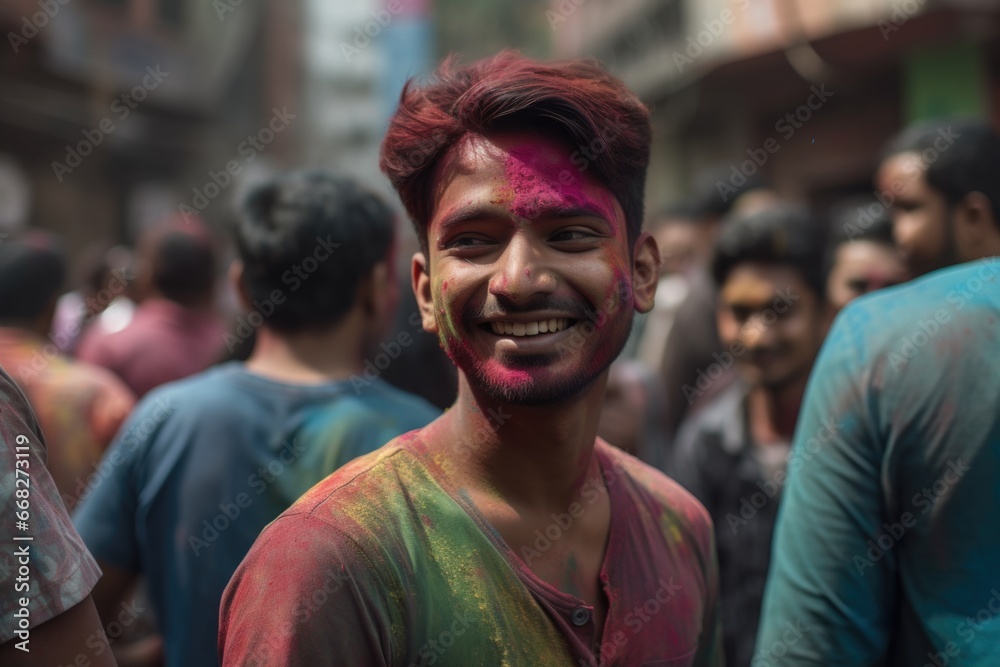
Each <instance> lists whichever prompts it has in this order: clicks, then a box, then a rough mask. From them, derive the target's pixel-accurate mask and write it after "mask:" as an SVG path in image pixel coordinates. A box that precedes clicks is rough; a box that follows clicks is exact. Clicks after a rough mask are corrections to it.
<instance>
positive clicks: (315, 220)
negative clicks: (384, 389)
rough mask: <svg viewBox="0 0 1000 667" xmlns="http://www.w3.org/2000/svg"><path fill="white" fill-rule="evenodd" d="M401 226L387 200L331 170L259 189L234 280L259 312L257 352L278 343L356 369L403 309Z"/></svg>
mask: <svg viewBox="0 0 1000 667" xmlns="http://www.w3.org/2000/svg"><path fill="white" fill-rule="evenodd" d="M395 231H396V225H395V216H394V214H393V212H392V210H391V209H390V208H389V207H388V205H387V204H385V203H384V202H383V201H382V199H381V198H379V197H378V196H376V195H374V194H372V193H370V192H368V191H367V190H365V189H364V188H362V187H361V186H359V185H358V184H357V183H356V182H354V181H353V180H351V179H349V178H345V177H342V176H338V175H335V174H331V173H328V172H325V171H321V170H306V171H294V172H289V173H284V174H280V175H278V176H276V177H274V178H272V179H271V180H269V181H267V182H265V183H263V184H261V185H259V186H257V187H256V188H254V189H253V190H251V191H250V192H249V193H248V194H247V196H246V198H245V200H244V202H243V205H242V209H241V211H240V215H239V218H238V222H237V224H236V229H235V241H236V252H237V259H236V260H235V261H234V262H233V265H232V267H231V268H230V276H231V278H232V280H233V281H234V282H235V285H236V288H237V293H238V294H239V297H240V302H241V306H242V307H243V309H244V310H245V311H247V312H249V313H251V315H252V314H253V313H254V312H256V313H259V316H260V318H261V319H260V322H262V323H261V324H260V326H259V327H258V328H257V329H256V332H257V345H256V347H255V350H254V353H253V355H258V352H259V351H261V350H264V352H265V353H266V350H267V349H273V345H274V341H275V340H280V341H283V344H285V345H288V344H296V345H300V346H305V347H308V346H312V347H314V348H315V350H314V351H315V352H316V354H319V355H320V356H322V359H323V360H324V362H325V360H326V359H327V358H329V359H335V358H338V357H341V358H340V359H337V361H341V362H343V363H346V364H347V365H348V366H350V368H349V369H348V370H349V371H350V372H354V371H355V370H357V369H356V368H355V367H356V366H358V365H360V364H361V362H362V359H363V358H364V356H365V355H366V354H368V353H369V352H370V350H371V348H373V347H375V346H377V345H378V344H379V343H381V342H382V340H383V337H384V336H385V334H386V333H387V331H388V328H389V326H390V325H391V324H392V319H393V317H394V315H395V310H396V306H397V304H398V295H399V288H398V285H397V282H396V277H395V270H394V267H393V262H394V259H395V258H394V256H393V255H394V253H393V250H394V244H395V236H396V234H395ZM255 320H256V318H254V317H248V321H249V322H251V324H254V325H256V321H255ZM331 340H335V341H336V344H331V342H330V341H331ZM253 355H252V356H251V360H253V358H254V357H253ZM300 356H301V357H302V358H308V354H305V355H300Z"/></svg>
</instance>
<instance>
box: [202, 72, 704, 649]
mask: <svg viewBox="0 0 1000 667" xmlns="http://www.w3.org/2000/svg"><path fill="white" fill-rule="evenodd" d="M427 137H437V138H438V139H437V140H436V141H434V142H432V144H433V145H432V146H431V147H430V148H428V140H427ZM649 143H650V127H649V120H648V113H647V111H646V109H645V108H644V107H643V106H642V104H641V103H640V102H639V101H638V100H637V99H636V98H635V96H634V95H632V94H631V93H630V92H629V91H628V90H627V89H626V88H625V87H624V86H623V85H622V84H621V83H620V82H618V81H617V80H615V79H613V78H611V77H610V76H609V75H608V74H606V73H605V72H604V71H603V70H602V69H601V68H600V67H598V66H596V65H594V64H587V63H563V64H551V65H548V64H540V63H536V62H532V61H529V60H526V59H524V58H521V57H520V56H517V55H515V54H510V53H505V54H501V55H499V56H496V57H494V58H492V59H489V60H486V61H481V62H479V63H476V64H473V65H471V66H469V67H464V68H462V67H458V66H456V65H455V64H454V63H453V62H451V61H446V62H445V63H444V64H443V65H442V66H441V68H440V69H439V70H438V72H437V75H436V78H435V79H434V80H433V81H432V82H430V83H429V84H427V85H426V86H424V87H419V88H418V87H413V86H412V85H411V86H410V87H408V88H407V89H406V91H405V92H404V94H403V98H402V102H401V106H400V109H399V110H398V111H397V113H396V115H395V117H394V118H393V121H392V124H391V126H390V128H389V133H388V135H387V137H386V140H385V142H384V144H383V148H382V168H383V170H384V171H385V172H386V173H387V174H388V176H389V177H390V179H391V180H392V182H393V184H394V186H395V187H396V189H397V191H398V192H399V193H400V196H401V198H402V200H403V202H404V204H405V205H406V206H407V209H408V211H409V213H410V215H411V217H412V218H413V220H414V222H415V224H416V226H417V230H418V233H419V234H420V237H421V242H422V247H423V252H421V253H418V254H417V255H415V256H414V261H413V287H414V292H415V294H416V296H417V301H418V304H419V307H420V314H421V317H422V321H423V326H424V328H425V329H426V330H428V331H431V332H434V333H436V334H437V335H438V336H439V339H440V342H441V345H442V347H443V348H444V349H445V351H446V352H447V353H448V355H449V356H450V357H451V359H452V360H453V361H454V362H455V364H456V366H457V367H458V369H459V396H458V399H457V401H456V403H455V405H454V406H453V407H452V408H451V409H450V410H449V411H448V412H447V413H445V415H443V416H442V417H441V418H439V419H438V420H437V421H435V422H433V423H432V424H430V425H429V426H427V427H426V428H424V429H423V430H421V431H415V432H413V433H410V434H408V435H406V436H402V437H401V438H397V439H396V440H394V441H392V442H390V443H389V444H387V445H386V446H385V447H383V448H382V449H381V450H380V451H378V452H376V453H374V454H372V455H369V456H366V457H364V458H361V459H358V460H356V461H355V462H353V463H352V464H350V465H348V466H347V467H346V468H344V469H343V470H341V471H340V472H338V473H336V474H334V475H332V476H331V477H329V478H327V479H326V480H324V481H323V482H322V483H320V484H319V485H317V486H316V487H314V488H313V489H312V490H311V491H310V492H309V493H307V494H306V495H305V496H304V497H303V498H302V499H300V501H299V502H298V503H296V504H295V505H294V506H293V507H292V508H291V509H289V510H288V511H287V512H285V513H284V514H283V515H282V516H281V517H279V518H278V519H277V520H276V521H275V522H274V523H272V524H271V525H270V526H269V527H268V528H267V529H266V530H265V531H264V532H263V533H262V534H261V536H260V538H259V539H258V540H257V542H256V544H255V545H254V547H253V549H252V550H251V551H250V553H249V554H248V556H247V558H246V559H245V560H244V562H243V564H242V565H241V566H240V568H239V570H238V571H237V572H236V574H235V575H234V577H233V580H232V581H231V582H230V585H229V587H228V589H227V591H226V594H225V595H224V598H223V603H222V609H221V631H220V639H219V641H220V651H221V652H222V656H223V662H224V664H229V665H237V664H239V665H241V664H250V663H259V664H281V665H324V664H338V665H339V664H350V665H359V666H363V665H393V666H407V665H413V664H428V665H429V664H436V665H472V664H475V665H525V666H528V665H531V666H535V665H593V664H598V663H600V664H615V665H660V664H670V665H699V666H700V665H720V664H722V655H721V650H720V648H719V641H720V633H719V625H718V620H717V615H716V597H717V588H718V581H717V578H718V577H717V572H716V565H715V555H714V543H713V538H712V527H711V522H710V519H709V518H708V516H707V514H706V512H705V510H704V509H703V508H702V507H701V506H700V505H699V504H698V503H697V501H695V500H694V499H693V498H692V497H691V496H689V495H688V494H687V493H686V492H685V491H683V490H682V489H681V488H680V487H679V486H678V485H676V484H675V483H673V482H672V481H671V480H669V479H668V478H666V477H664V476H663V475H661V474H660V473H658V472H656V471H655V470H653V469H651V468H649V467H648V466H645V465H644V464H642V463H639V462H638V461H636V460H635V459H633V458H631V457H629V456H628V455H626V454H624V453H621V452H619V451H617V450H615V449H614V448H613V447H611V446H609V445H608V444H607V443H604V442H603V441H601V440H599V439H597V437H596V430H597V422H598V417H599V413H600V405H601V401H602V395H603V391H604V386H605V382H606V379H607V369H608V366H609V365H610V364H611V362H612V361H613V360H614V358H615V357H616V356H617V355H618V353H619V352H620V351H621V349H622V347H623V346H624V344H625V341H626V338H627V336H628V333H629V330H630V328H631V320H632V316H633V312H634V311H636V310H638V311H640V312H645V311H648V310H649V309H650V308H651V307H652V304H653V296H654V291H655V283H656V280H657V251H656V244H655V242H654V241H652V239H651V237H650V236H649V235H648V234H643V233H640V226H641V220H642V197H643V185H644V179H645V172H646V166H647V163H648V158H649ZM581 146H583V147H587V155H589V156H590V157H585V156H584V153H583V151H582V150H581V149H580V148H579V147H581Z"/></svg>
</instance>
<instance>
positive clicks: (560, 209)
mask: <svg viewBox="0 0 1000 667" xmlns="http://www.w3.org/2000/svg"><path fill="white" fill-rule="evenodd" d="M537 217H539V218H550V219H557V220H558V219H566V218H597V219H599V220H601V221H603V222H605V223H606V224H611V221H610V220H606V219H605V217H604V215H602V214H601V213H600V212H599V211H597V210H595V209H594V208H591V207H588V206H575V205H574V206H567V205H555V206H548V207H544V208H539V210H538V216H537ZM483 218H492V219H503V220H507V221H512V218H513V214H512V213H511V212H510V211H508V210H506V209H505V208H501V207H499V206H492V205H481V204H474V205H471V206H466V207H462V208H460V209H458V210H457V211H455V212H454V213H451V214H449V215H448V216H446V217H445V218H444V220H442V221H441V232H445V231H448V230H449V229H451V228H452V227H455V226H456V225H460V224H462V223H464V222H468V221H470V220H480V219H483Z"/></svg>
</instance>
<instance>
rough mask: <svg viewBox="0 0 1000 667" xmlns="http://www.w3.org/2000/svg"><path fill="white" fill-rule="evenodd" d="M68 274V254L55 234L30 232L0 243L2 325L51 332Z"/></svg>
mask: <svg viewBox="0 0 1000 667" xmlns="http://www.w3.org/2000/svg"><path fill="white" fill-rule="evenodd" d="M67 273H68V264H67V259H66V253H65V250H64V249H63V246H62V243H61V242H60V241H59V240H58V239H57V238H56V237H55V236H53V235H51V234H48V233H46V232H41V231H28V232H25V233H23V234H20V235H18V236H12V237H10V238H7V239H4V241H3V243H0V327H10V328H16V329H22V330H25V331H30V332H32V333H34V334H37V335H39V336H42V337H45V336H48V335H49V330H50V329H51V327H52V318H53V316H54V314H55V308H56V301H57V300H58V298H59V295H60V294H61V293H62V292H63V287H64V285H65V282H66V276H67Z"/></svg>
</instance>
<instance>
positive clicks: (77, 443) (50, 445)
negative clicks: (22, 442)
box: [0, 327, 135, 512]
mask: <svg viewBox="0 0 1000 667" xmlns="http://www.w3.org/2000/svg"><path fill="white" fill-rule="evenodd" d="M47 346H48V347H47ZM54 347H55V346H54V345H52V344H47V343H46V341H45V340H44V339H42V338H39V337H37V336H35V335H34V334H31V333H28V332H26V331H22V330H18V329H9V328H4V327H0V366H2V367H3V368H4V370H6V371H7V372H8V373H10V375H11V377H13V378H14V380H15V381H16V382H17V384H18V386H20V387H21V389H22V390H23V391H24V393H25V394H27V396H28V400H29V401H31V406H32V407H33V408H34V411H35V414H36V415H37V416H38V421H39V423H40V424H41V427H42V431H43V432H44V433H45V440H46V443H47V452H48V468H49V473H50V474H51V475H52V479H53V480H54V481H55V483H56V488H57V489H58V490H59V493H60V495H61V496H62V499H63V502H64V503H66V509H67V510H69V511H71V512H72V511H73V508H74V507H75V506H76V503H77V501H78V500H79V499H80V497H81V496H82V495H83V490H84V488H85V487H86V482H87V477H88V476H90V475H92V474H94V473H95V470H96V467H97V462H98V461H100V460H101V455H102V454H104V450H105V449H107V447H108V445H109V444H111V440H112V439H114V437H115V434H116V433H117V432H118V429H119V428H121V425H122V422H124V421H125V418H126V417H128V414H129V412H131V411H132V407H133V406H134V405H135V395H134V394H133V393H132V391H131V390H130V389H129V388H128V387H126V386H125V384H124V383H123V382H122V381H121V380H120V379H118V377H116V376H115V375H114V373H112V372H110V371H108V370H106V369H104V368H101V367H100V366H94V365H92V364H87V363H83V362H77V361H73V360H72V359H69V358H67V357H64V356H62V355H61V354H59V353H58V352H56V351H55V349H54Z"/></svg>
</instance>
